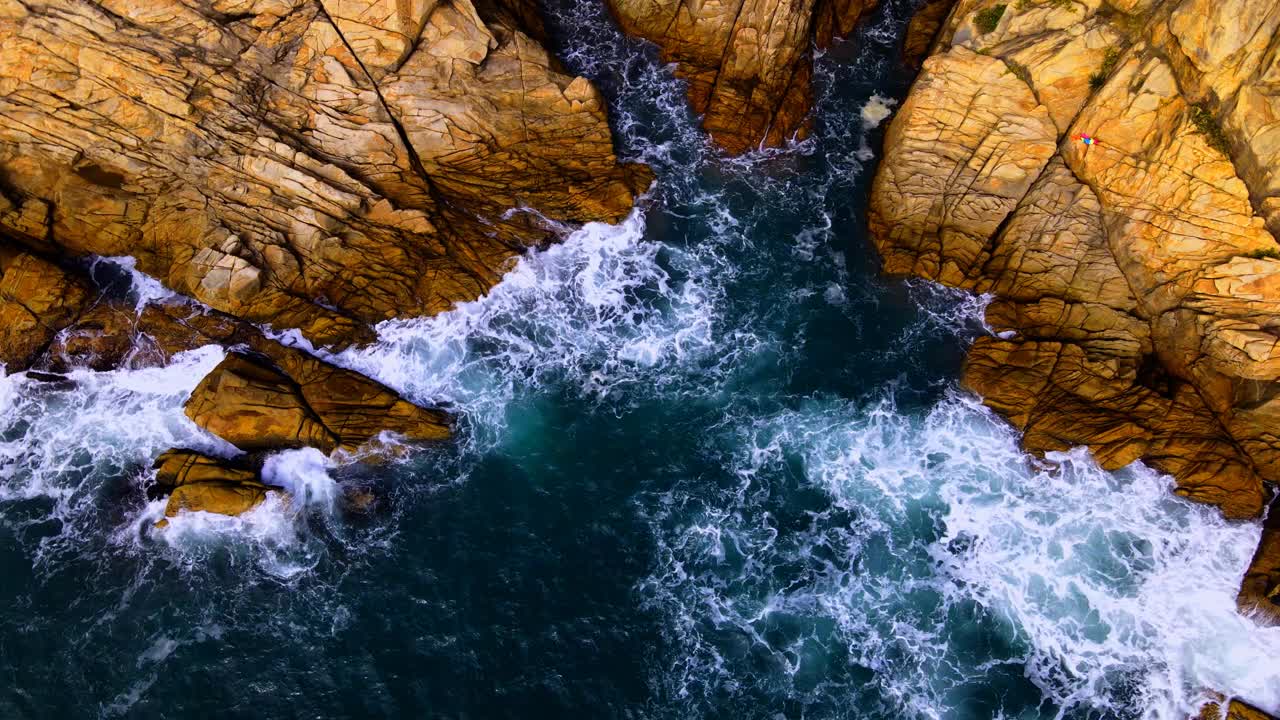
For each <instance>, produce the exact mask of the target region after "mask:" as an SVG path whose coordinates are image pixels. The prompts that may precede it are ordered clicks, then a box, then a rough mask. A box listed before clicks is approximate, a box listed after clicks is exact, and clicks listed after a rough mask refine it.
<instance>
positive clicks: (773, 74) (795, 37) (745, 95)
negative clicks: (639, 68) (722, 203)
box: [608, 0, 877, 154]
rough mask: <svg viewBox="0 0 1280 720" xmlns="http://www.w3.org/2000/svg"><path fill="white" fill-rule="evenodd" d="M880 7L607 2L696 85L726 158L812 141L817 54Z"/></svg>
mask: <svg viewBox="0 0 1280 720" xmlns="http://www.w3.org/2000/svg"><path fill="white" fill-rule="evenodd" d="M876 1H877V0H727V1H725V2H702V3H685V2H680V0H608V3H609V7H610V9H611V10H612V11H613V14H614V16H615V17H616V18H617V19H618V23H619V24H620V25H621V26H622V29H623V30H625V31H626V32H627V33H629V34H631V35H636V36H638V37H642V38H645V39H647V40H651V41H653V42H654V43H657V45H658V47H659V48H660V49H661V53H662V58H663V60H664V61H666V62H674V63H676V64H677V66H676V73H677V74H678V75H679V76H680V77H681V78H684V79H685V80H686V81H688V83H689V102H690V103H691V104H692V105H693V109H694V110H695V111H696V112H698V113H699V114H701V115H702V116H703V121H702V125H703V127H704V128H706V130H707V132H709V133H710V134H711V137H712V138H713V139H714V140H715V141H716V142H717V143H718V144H719V145H720V146H721V147H723V148H724V149H725V150H727V151H728V152H730V153H732V154H738V153H742V152H745V151H747V150H751V149H752V148H755V147H758V146H760V145H765V146H776V145H781V144H782V143H784V142H786V141H787V140H789V139H790V138H792V137H803V136H804V135H805V133H806V132H807V117H808V113H809V107H810V105H811V104H812V101H813V98H812V90H811V88H810V80H811V78H812V76H813V53H812V47H813V45H814V44H815V43H816V44H817V45H818V46H819V47H825V46H826V45H828V44H830V43H831V41H832V40H833V39H834V38H836V37H840V36H844V35H847V34H848V33H849V32H850V31H852V30H853V28H854V26H855V25H856V24H857V22H858V20H859V18H861V17H862V15H863V14H864V13H866V12H867V11H868V10H870V9H871V8H872V7H874V6H875V4H876Z"/></svg>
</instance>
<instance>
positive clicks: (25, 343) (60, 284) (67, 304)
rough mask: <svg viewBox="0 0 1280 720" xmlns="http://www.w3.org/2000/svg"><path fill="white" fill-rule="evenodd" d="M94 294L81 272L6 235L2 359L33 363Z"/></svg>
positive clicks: (1, 263)
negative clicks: (26, 249) (16, 243)
mask: <svg viewBox="0 0 1280 720" xmlns="http://www.w3.org/2000/svg"><path fill="white" fill-rule="evenodd" d="M91 296H92V288H90V287H89V286H88V284H87V283H85V282H84V281H83V280H82V279H81V278H78V277H76V276H75V275H73V274H70V273H67V272H65V271H64V270H63V269H62V268H60V267H58V266H57V265H54V264H53V263H51V262H48V261H47V260H44V259H43V258H40V257H37V256H36V255H34V254H32V253H29V252H24V251H23V250H21V249H20V248H18V247H16V246H14V245H11V244H9V243H6V242H5V241H4V239H3V238H0V364H3V365H4V366H5V367H7V368H11V369H13V370H19V369H24V368H26V367H28V366H29V365H30V364H31V363H32V362H34V361H35V359H36V358H37V357H39V356H40V355H41V354H43V353H44V352H45V351H46V349H47V348H48V347H49V344H50V343H52V342H53V339H54V337H56V336H57V334H58V332H59V331H60V330H62V329H63V328H65V327H67V326H68V325H70V324H71V323H73V322H75V320H76V318H78V317H79V316H80V313H81V312H82V311H83V310H84V307H85V305H86V303H88V301H89V298H90V297H91Z"/></svg>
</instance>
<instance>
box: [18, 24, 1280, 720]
mask: <svg viewBox="0 0 1280 720" xmlns="http://www.w3.org/2000/svg"><path fill="white" fill-rule="evenodd" d="M911 5H912V2H910V1H909V0H887V1H886V2H884V3H883V7H882V8H881V9H880V10H879V11H877V12H876V13H874V14H873V16H872V17H871V18H870V19H869V20H868V22H867V23H865V24H864V26H863V27H861V28H860V29H859V30H858V31H857V33H856V34H855V36H854V37H853V38H851V40H850V41H849V42H847V43H845V44H842V45H839V46H837V48H835V49H834V50H833V51H832V52H830V53H829V54H827V55H826V56H824V57H823V58H822V59H821V60H820V62H819V71H818V74H817V77H818V93H819V98H818V103H817V109H816V110H815V131H816V132H815V134H814V136H813V137H812V138H811V139H810V140H807V141H805V142H804V143H801V144H798V145H796V146H793V147H790V148H787V149H785V150H781V151H771V152H767V153H764V152H762V153H756V154H753V155H751V156H750V157H748V158H745V159H742V160H734V161H728V160H725V159H723V158H721V157H719V156H718V155H717V154H716V153H715V152H714V151H713V150H712V149H710V148H709V147H708V146H707V144H706V141H705V138H703V136H702V135H701V134H700V133H699V131H698V129H697V124H696V119H695V118H693V117H692V116H691V115H690V114H689V112H688V111H687V109H686V106H685V103H684V99H683V89H682V87H681V86H680V84H679V83H678V82H676V81H674V80H673V78H672V76H671V73H670V70H669V69H668V68H663V67H661V66H660V65H658V63H657V61H656V52H655V51H654V49H653V48H652V47H649V46H646V45H644V44H643V43H638V42H635V41H631V40H627V39H624V38H623V37H622V36H621V35H620V34H619V33H618V32H617V31H616V30H615V29H614V27H613V25H612V23H611V22H610V20H609V19H608V17H607V15H606V13H605V12H604V11H603V9H602V8H601V7H599V5H598V3H596V2H594V1H593V0H555V1H554V2H552V3H551V7H550V12H551V14H552V22H551V28H552V33H553V36H554V37H555V38H556V42H557V43H558V47H557V48H556V49H557V51H558V52H559V53H560V55H561V56H562V57H563V58H564V59H565V61H566V64H567V65H568V66H569V67H570V68H571V69H572V70H573V71H574V72H577V73H581V74H585V75H587V76H588V77H590V78H591V79H592V80H594V81H595V82H597V84H599V85H600V86H601V88H602V89H603V90H604V91H605V93H606V95H607V96H608V98H609V100H610V108H611V113H612V122H613V124H614V126H615V129H616V131H617V135H618V137H619V142H620V151H621V153H622V154H623V155H624V156H625V157H627V158H628V159H634V160H642V161H645V162H648V163H650V164H651V165H652V166H653V168H654V170H655V172H656V174H657V180H656V182H655V184H654V187H653V188H652V190H651V191H650V193H649V195H648V196H647V197H646V198H645V199H644V201H643V202H642V203H641V205H640V207H639V208H638V209H637V211H636V213H635V214H633V216H632V217H631V218H629V219H628V220H627V221H626V222H624V223H622V224H620V225H618V226H614V227H610V226H600V225H593V226H588V227H586V228H583V229H580V230H576V231H570V230H566V238H565V241H564V243H563V244H561V245H559V246H556V247H554V248H552V249H550V250H548V251H546V252H543V253H537V254H533V255H530V256H529V257H527V258H526V259H525V260H524V261H523V262H522V263H521V265H520V266H519V267H518V268H517V269H516V270H515V271H513V272H512V273H511V275H510V276H508V278H507V279H506V280H505V281H504V283H503V284H502V285H500V286H499V287H498V288H495V290H494V291H493V292H492V293H491V295H490V296H489V297H487V298H485V299H483V300H481V301H478V302H476V303H471V304H468V305H465V306H462V307H460V308H458V309H457V310H455V311H454V312H452V313H449V314H447V315H444V316H441V317H438V318H434V319H430V320H420V321H406V322H399V323H390V324H387V325H386V326H384V327H383V328H382V329H381V341H380V342H379V343H378V344H377V345H375V346H373V347H371V348H368V349H365V350H362V351H353V352H348V353H346V354H344V355H342V356H339V357H337V358H335V360H336V361H338V362H341V363H344V364H347V365H349V366H352V367H356V368H359V369H361V370H363V371H365V372H368V373H370V374H371V375H374V376H376V377H379V378H380V379H382V380H383V381H384V382H387V383H389V384H392V385H394V386H395V387H397V388H399V389H401V390H402V391H403V392H405V393H407V394H409V395H410V396H411V397H413V398H415V399H417V400H419V401H421V402H424V403H446V404H449V405H451V406H452V407H453V408H454V409H455V410H456V411H457V412H458V413H459V416H460V418H461V425H462V431H461V434H460V437H459V441H458V442H457V443H456V444H454V445H451V446H448V447H443V448H434V449H429V450H417V451H414V452H412V453H410V454H408V455H407V456H405V457H403V458H401V459H400V460H398V461H396V462H394V463H390V464H385V465H381V466H366V465H358V464H356V465H344V464H342V463H336V462H332V461H326V460H325V459H324V458H323V457H321V456H319V455H318V453H314V452H310V451H304V452H290V453H283V454H281V455H280V456H279V457H278V458H277V460H276V465H275V468H276V470H275V471H276V473H277V480H278V481H279V482H281V483H284V484H287V485H289V486H290V487H291V488H292V489H293V490H294V494H295V498H298V500H296V501H295V503H294V505H293V506H292V507H290V508H286V507H283V506H281V505H279V504H275V503H273V504H269V505H268V506H265V507H264V508H262V509H260V510H259V511H256V512H255V513H253V514H251V515H250V516H248V517H246V518H242V519H228V518H216V517H205V516H190V517H185V518H180V519H178V520H176V521H175V522H174V524H173V526H172V527H171V528H170V529H169V530H167V531H165V532H163V533H158V532H154V531H152V530H151V529H150V527H149V526H150V523H151V522H153V521H154V519H155V517H156V516H157V514H158V513H159V512H160V507H159V506H158V505H156V504H155V503H148V502H147V500H146V498H145V494H144V493H143V490H142V487H143V484H144V483H145V482H146V480H147V473H148V471H147V469H146V468H147V465H148V463H149V460H150V458H151V457H153V456H154V454H155V453H157V452H159V451H160V450H163V449H165V448H167V447H171V446H175V445H186V446H196V447H201V448H204V449H206V450H208V451H210V452H223V453H226V452H230V451H231V449H230V448H229V447H227V446H226V445H225V444H223V443H221V442H220V441H218V440H216V439H215V438H211V437H209V436H206V435H203V434H202V433H201V432H200V431H199V430H197V429H196V428H194V427H193V426H191V425H190V423H189V422H187V421H186V419H185V418H184V417H183V416H182V413H181V409H180V408H181V403H182V401H183V400H184V399H185V396H186V393H187V392H189V390H190V388H191V387H192V386H193V385H194V384H195V382H196V381H197V380H198V378H199V377H200V376H201V375H202V374H203V372H204V371H206V370H207V369H209V368H210V367H212V365H213V364H216V362H217V361H218V359H219V358H220V357H221V350H218V349H217V348H207V349H205V350H202V351H198V352H196V353H193V354H190V355H189V356H186V357H184V358H182V359H181V360H180V361H179V362H178V363H177V364H175V366H173V367H170V368H165V369H153V370H135V371H121V372H116V373H96V374H95V373H90V372H80V373H77V375H76V377H77V382H78V384H77V386H76V387H74V388H71V389H68V388H65V387H51V386H48V385H42V384H40V383H38V382H36V381H35V380H32V379H29V378H27V377H25V376H24V375H12V376H9V377H5V378H0V411H2V412H3V415H2V417H3V419H2V420H0V577H3V578H4V580H3V582H0V669H2V671H3V677H5V678H6V679H7V682H6V683H5V684H4V687H3V689H0V717H4V718H26V717H32V718H34V717H40V718H46V717H95V716H97V717H139V718H151V717H204V716H214V715H215V714H216V715H217V716H220V717H229V718H236V717H316V718H345V717H361V718H363V717H402V716H403V717H441V718H504V717H513V718H516V717H518V718H542V717H547V718H560V717H589V718H597V717H598V718H692V717H700V718H701V717H705V718H884V719H886V720H887V719H890V718H966V719H967V718H1052V717H1072V718H1085V717H1093V718H1113V717H1159V718H1174V717H1179V713H1182V712H1185V711H1186V710H1188V709H1189V708H1190V707H1191V705H1192V704H1193V703H1194V702H1195V701H1196V700H1197V698H1198V697H1199V693H1200V691H1201V690H1203V689H1204V688H1205V687H1207V686H1213V687H1217V688H1219V689H1222V690H1226V691H1234V692H1240V693H1243V694H1245V695H1247V696H1249V697H1251V698H1253V699H1255V701H1257V702H1259V703H1262V704H1264V705H1265V704H1267V703H1272V704H1280V697H1278V696H1277V692H1280V691H1277V690H1276V689H1275V688H1276V675H1277V671H1276V670H1275V669H1274V667H1272V666H1271V665H1270V664H1269V663H1270V658H1271V648H1274V647H1275V643H1276V642H1277V641H1280V638H1277V637H1275V634H1274V633H1272V634H1271V635H1267V634H1265V633H1260V632H1253V631H1251V630H1250V628H1249V626H1248V625H1247V623H1245V622H1244V621H1242V620H1240V619H1239V618H1238V617H1236V616H1235V614H1234V612H1233V609H1232V608H1233V600H1232V598H1233V596H1234V588H1235V586H1236V584H1237V583H1238V580H1239V576H1240V573H1241V572H1242V570H1243V568H1244V564H1245V563H1246V562H1247V559H1248V555H1249V553H1250V552H1251V548H1252V546H1253V545H1252V542H1253V540H1254V539H1256V535H1257V529H1256V528H1254V527H1252V526H1238V525H1237V526H1230V525H1227V524H1225V523H1223V522H1222V521H1221V520H1219V519H1217V518H1216V516H1215V515H1214V514H1213V513H1212V512H1211V511H1209V510H1206V509H1204V508H1200V507H1196V506H1192V505H1189V504H1187V503H1184V502H1182V501H1180V500H1177V499H1175V498H1173V497H1171V496H1170V495H1169V494H1168V492H1167V491H1168V488H1169V481H1168V479H1167V478H1163V477H1161V476H1158V475H1156V474H1154V473H1152V472H1150V471H1148V470H1146V469H1144V468H1141V467H1135V468H1131V469H1129V470H1126V471H1124V472H1121V473H1115V474H1109V473H1103V472H1101V471H1099V470H1098V469H1097V468H1096V466H1094V465H1093V464H1092V463H1091V462H1090V461H1089V460H1088V459H1087V457H1086V456H1085V454H1083V453H1081V452H1075V453H1070V454H1063V455H1059V456H1054V457H1052V458H1050V459H1049V461H1036V460H1033V459H1030V458H1027V457H1025V456H1024V455H1022V454H1021V453H1020V452H1019V451H1018V449H1017V438H1016V436H1015V435H1014V434H1013V433H1012V432H1011V431H1010V430H1009V429H1008V428H1007V427H1006V426H1005V425H1004V424H1003V423H1002V422H1000V421H999V420H998V419H997V418H995V417H993V416H992V415H991V414H989V413H988V412H986V411H985V410H983V409H982V408H981V407H980V405H979V403H977V402H976V400H975V399H973V398H970V397H967V396H965V395H964V394H963V393H961V392H959V391H958V390H957V389H956V387H955V378H956V377H957V376H958V374H959V368H960V364H961V362H962V359H963V353H964V349H965V347H966V346H967V344H968V342H969V341H970V340H971V339H972V338H973V337H975V336H976V335H977V334H979V333H982V332H984V329H983V326H982V324H981V322H980V320H979V318H980V316H981V307H982V300H981V299H980V298H972V297H969V296H966V295H963V294H959V293H954V292H951V291H946V290H943V289H940V288H936V287H933V286H930V285H927V284H922V283H917V284H912V283H904V282H900V281H892V280H886V279H883V278H880V277H879V276H878V274H877V263H876V259H875V255H874V252H873V250H872V249H871V247H870V245H869V243H868V239H867V236H866V223H865V218H864V210H865V206H866V197H867V192H868V187H869V183H870V179H871V176H872V173H873V171H874V162H875V154H876V151H877V149H878V148H879V145H880V140H881V138H880V133H881V132H882V130H883V128H882V127H877V122H878V120H879V113H877V110H878V109H881V108H884V107H886V106H888V105H892V104H893V101H894V100H895V99H900V98H901V97H902V96H903V95H904V94H905V92H906V89H907V87H908V84H909V82H910V79H911V78H910V75H909V74H908V72H907V71H906V69H905V68H903V67H902V66H901V65H900V64H899V62H898V60H897V53H898V46H899V43H900V38H901V35H902V31H903V28H904V23H905V21H906V18H907V16H908V12H909V10H910V6H911ZM342 487H348V488H349V487H362V488H366V489H368V490H370V491H371V492H372V493H373V494H374V495H375V496H376V497H377V498H378V500H377V503H376V505H375V507H374V509H373V511H372V512H370V513H367V514H359V513H352V512H348V511H346V510H345V509H344V508H343V505H342V503H341V502H338V501H336V500H335V498H336V497H337V496H338V495H340V494H341V491H340V488H342ZM1269 668H1270V669H1269Z"/></svg>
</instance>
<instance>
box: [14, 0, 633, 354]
mask: <svg viewBox="0 0 1280 720" xmlns="http://www.w3.org/2000/svg"><path fill="white" fill-rule="evenodd" d="M481 7H482V8H484V9H485V11H486V12H487V13H489V14H490V15H491V16H492V17H483V16H481V14H479V12H478V10H477V7H475V6H473V5H472V4H471V2H470V0H456V1H455V2H449V3H440V2H436V1H435V0H420V1H415V2H395V3H392V2H390V1H389V0H324V1H323V2H318V1H316V0H213V1H212V2H208V3H190V2H184V1H183V0H145V1H144V0H105V1H102V2H90V1H89V0H56V1H54V0H24V1H23V2H15V1H14V0H0V177H2V178H3V180H4V184H3V187H4V193H3V198H4V199H3V201H2V202H0V230H3V232H5V233H6V234H8V235H10V236H12V237H15V238H18V239H19V240H21V241H22V242H25V243H28V244H31V245H33V246H36V247H40V248H42V249H44V250H46V251H50V252H57V253H59V254H72V255H78V254H87V253H93V254H98V255H110V256H115V255H132V256H134V257H136V258H137V260H138V265H139V268H140V269H141V270H143V271H145V272H147V273H148V274H151V275H153V276H155V277H157V278H159V279H160V280H161V281H162V282H164V283H165V284H166V285H168V286H169V287H171V288H173V289H175V290H177V291H179V292H182V293H185V294H188V295H191V296H193V297H195V298H197V299H199V300H200V301H202V302H204V303H206V304H207V305H209V306H211V307H213V308H215V309H217V310H220V311H224V312H227V313H230V314H233V315H237V316H239V317H242V318H245V319H247V320H250V321H252V322H257V323H269V324H272V325H274V326H277V327H281V328H284V327H297V328H300V329H302V331H303V332H304V333H305V334H306V335H307V336H308V337H310V338H312V339H314V340H316V341H318V342H321V343H343V342H350V341H352V340H362V339H368V337H369V333H368V326H369V325H370V324H371V323H374V322H377V321H380V320H384V319H387V318H389V317H393V316H404V315H415V314H424V313H434V312H439V311H441V310H445V309H447V308H449V307H451V306H452V304H453V303H455V302H456V301H459V300H471V299H474V298H475V297H477V296H479V295H480V294H482V293H484V292H485V291H486V290H487V289H488V288H489V287H490V286H491V285H493V284H494V283H495V282H496V281H497V280H498V279H499V278H500V277H501V275H502V273H503V272H504V271H505V270H506V268H507V267H508V266H509V264H510V262H511V260H512V258H513V257H514V256H515V255H517V254H518V253H519V252H520V251H521V250H522V249H523V248H524V247H527V246H529V245H531V244H537V243H541V242H544V241H545V240H546V239H547V238H548V237H549V233H548V231H547V230H545V229H543V228H542V227H540V226H539V224H538V222H537V221H536V220H535V219H534V218H535V217H536V216H534V215H529V214H520V213H516V214H515V215H513V216H507V215H504V213H506V212H507V211H508V210H510V209H511V208H528V209H530V210H533V211H536V212H537V213H541V214H542V215H543V216H545V217H548V218H551V219H553V220H563V221H570V222H578V221H590V220H615V219H617V218H619V217H621V216H622V215H624V214H625V213H626V212H627V211H628V210H629V208H630V206H631V202H632V200H633V198H634V193H635V191H636V189H637V188H638V187H640V186H642V185H643V184H645V183H646V182H647V177H648V176H647V174H646V170H645V169H643V168H632V167H627V166H622V165H620V164H619V163H618V162H617V160H616V158H615V156H614V154H613V149H612V138H611V135H610V132H609V128H608V125H607V122H606V118H605V112H604V106H603V101H602V99H601V97H600V95H599V93H598V92H597V91H596V90H595V88H594V87H592V86H591V84H590V83H589V82H587V81H586V80H585V79H582V78H572V77H568V76H566V75H564V74H562V73H561V72H560V71H559V70H558V69H557V64H556V63H555V62H554V61H552V60H551V58H549V57H548V55H547V54H546V52H545V51H544V50H543V49H542V47H541V46H540V45H539V44H538V43H537V42H536V41H534V40H533V39H531V38H530V37H529V36H527V35H526V34H525V33H524V32H522V31H521V29H520V28H519V27H518V26H516V23H517V22H519V17H518V15H517V14H516V13H514V12H509V11H505V12H499V10H503V9H506V8H516V9H521V8H523V9H525V10H527V9H528V5H527V3H525V4H522V3H517V2H512V3H494V2H490V3H484V4H482V6H481Z"/></svg>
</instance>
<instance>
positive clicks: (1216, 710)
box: [1198, 700, 1276, 720]
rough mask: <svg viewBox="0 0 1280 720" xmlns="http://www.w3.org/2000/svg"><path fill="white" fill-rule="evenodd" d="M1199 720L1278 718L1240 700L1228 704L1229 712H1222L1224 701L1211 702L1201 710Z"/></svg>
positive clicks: (1272, 719) (1264, 719) (1261, 719)
mask: <svg viewBox="0 0 1280 720" xmlns="http://www.w3.org/2000/svg"><path fill="white" fill-rule="evenodd" d="M1198 720H1276V719H1275V717H1274V716H1272V715H1269V714H1267V713H1265V712H1263V711H1261V710H1259V709H1258V708H1256V707H1254V706H1252V705H1250V704H1248V703H1244V702H1240V701H1239V700H1232V701H1231V702H1230V703H1228V704H1227V712H1226V714H1225V715H1224V714H1223V712H1222V703H1221V702H1218V703H1209V704H1208V705H1205V706H1204V709H1202V710H1201V711H1200V715H1199V716H1198Z"/></svg>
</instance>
